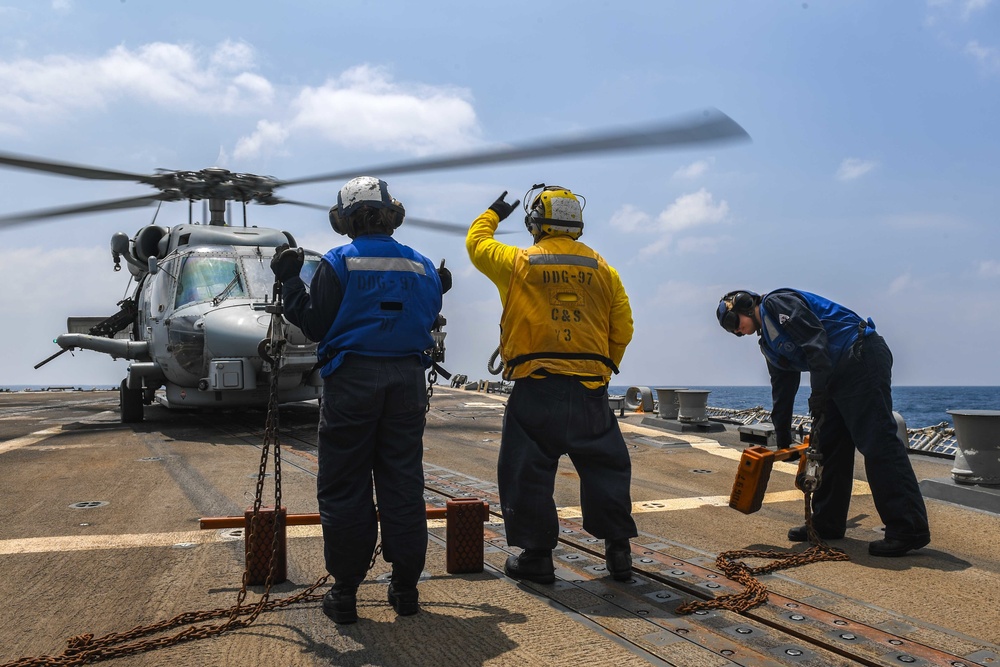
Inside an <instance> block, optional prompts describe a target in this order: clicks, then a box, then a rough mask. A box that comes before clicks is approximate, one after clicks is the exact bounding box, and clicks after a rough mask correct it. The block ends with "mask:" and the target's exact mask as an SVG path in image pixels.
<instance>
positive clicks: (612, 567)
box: [604, 538, 632, 581]
mask: <svg viewBox="0 0 1000 667" xmlns="http://www.w3.org/2000/svg"><path fill="white" fill-rule="evenodd" d="M604 562H605V563H606V564H607V567H608V572H609V573H610V574H611V577H612V578H613V579H614V580H615V581H628V580H629V579H631V578H632V545H631V543H630V542H629V540H628V538H622V539H618V540H604Z"/></svg>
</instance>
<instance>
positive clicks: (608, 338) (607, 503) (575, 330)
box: [465, 184, 638, 584]
mask: <svg viewBox="0 0 1000 667" xmlns="http://www.w3.org/2000/svg"><path fill="white" fill-rule="evenodd" d="M535 193H537V194H535ZM533 194H534V197H533V198H531V197H532V195H533ZM506 196H507V193H506V192H504V193H503V194H502V195H500V197H499V198H497V200H496V201H495V202H493V204H491V205H490V207H489V208H488V209H487V210H486V211H484V212H483V214H482V215H480V216H479V217H478V218H476V220H475V221H474V222H473V223H472V226H471V227H470V228H469V233H468V236H467V237H466V240H465V245H466V249H467V250H468V251H469V257H470V259H471V260H472V263H473V265H474V266H475V267H476V268H477V269H479V270H480V271H481V272H482V273H483V274H484V275H486V277H487V278H489V279H490V280H491V281H493V283H494V284H495V285H496V286H497V289H498V290H499V292H500V302H501V303H502V305H503V314H502V315H501V318H500V351H501V359H502V360H503V365H504V371H503V377H504V379H506V380H513V381H514V388H513V390H512V392H511V395H510V399H509V400H508V402H507V410H506V413H505V414H504V422H503V435H502V437H501V443H500V456H499V460H498V462H497V468H498V472H497V481H498V483H499V487H500V505H501V509H502V511H503V516H504V523H505V525H506V532H507V541H508V543H509V544H511V545H513V546H518V547H521V548H522V549H523V551H522V552H521V554H519V555H517V556H511V557H510V558H508V559H507V564H506V567H505V570H506V572H507V574H508V575H510V576H512V577H515V578H518V579H527V580H529V581H534V582H538V583H543V584H545V583H552V582H553V581H555V573H554V572H555V570H554V567H553V563H552V550H553V549H554V548H555V547H556V544H557V538H558V532H559V524H558V518H557V515H556V506H555V501H554V500H553V489H554V485H555V475H556V468H557V466H558V463H559V458H560V457H561V456H562V455H563V454H567V455H569V457H570V460H571V461H572V462H573V465H574V466H575V467H576V470H577V473H578V474H579V475H580V504H581V506H582V508H583V526H584V528H585V529H586V530H587V532H589V533H590V534H592V535H593V536H594V537H598V538H602V539H604V541H605V556H606V560H607V565H608V571H609V572H610V574H611V575H612V577H614V578H615V579H616V580H619V581H626V580H628V579H629V578H630V577H631V573H632V559H631V546H630V544H629V538H632V537H635V536H636V535H637V534H638V533H637V531H636V526H635V522H634V521H633V520H632V514H631V508H632V501H631V496H630V492H629V486H630V484H631V480H632V464H631V460H630V459H629V455H628V449H627V448H626V446H625V441H624V439H623V438H622V435H621V430H620V429H619V428H618V421H617V420H616V419H615V417H614V414H613V413H612V411H611V408H610V406H609V405H608V382H609V380H610V379H611V374H612V372H614V373H617V372H618V364H619V363H621V360H622V356H623V355H624V354H625V347H626V346H627V345H628V343H629V341H631V340H632V331H633V327H632V309H631V306H630V305H629V301H628V295H627V294H626V293H625V288H624V286H623V285H622V281H621V278H620V277H619V275H618V272H617V271H615V269H614V268H613V267H611V266H610V265H609V264H608V263H607V262H605V261H604V259H603V258H602V257H601V256H600V255H599V254H597V253H596V252H594V250H592V249H591V248H590V247H588V246H587V245H586V244H584V243H581V242H580V241H579V240H578V239H579V237H580V235H581V234H582V233H583V206H582V205H581V203H580V199H582V197H578V196H577V195H574V194H573V193H572V192H570V191H569V190H567V189H565V188H562V187H559V186H546V185H544V184H541V185H536V186H534V187H533V188H532V189H531V190H529V191H528V194H526V195H525V197H524V199H525V202H526V203H527V202H528V200H529V198H531V205H530V206H527V205H526V206H525V213H526V215H525V218H524V222H525V226H527V228H528V231H530V232H531V235H532V237H533V238H534V245H532V246H531V247H529V248H518V247H515V246H509V245H506V244H503V243H500V242H499V241H497V240H495V239H494V238H493V235H494V233H495V232H496V229H497V227H498V226H499V224H500V222H501V221H502V220H503V219H504V218H506V217H507V216H508V215H510V213H511V211H513V210H514V209H515V208H517V205H518V203H519V201H517V200H515V201H514V202H513V203H512V204H508V203H507V202H505V201H504V198H505V197H506ZM584 203H586V200H584Z"/></svg>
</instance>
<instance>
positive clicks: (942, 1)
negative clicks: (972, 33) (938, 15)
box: [927, 0, 993, 21]
mask: <svg viewBox="0 0 1000 667" xmlns="http://www.w3.org/2000/svg"><path fill="white" fill-rule="evenodd" d="M992 2H993V0H927V6H928V7H930V8H932V9H939V10H942V11H944V12H947V13H951V14H958V16H959V18H961V19H962V20H963V21H967V20H968V19H969V18H970V17H971V16H972V15H973V14H975V13H976V12H981V11H983V10H984V9H986V8H987V7H989V6H990V4H991V3H992Z"/></svg>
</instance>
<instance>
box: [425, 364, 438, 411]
mask: <svg viewBox="0 0 1000 667" xmlns="http://www.w3.org/2000/svg"><path fill="white" fill-rule="evenodd" d="M437 380H438V374H437V369H436V368H434V367H433V366H431V369H430V370H429V371H427V409H426V410H425V412H430V411H431V397H432V396H434V384H435V383H436V382H437Z"/></svg>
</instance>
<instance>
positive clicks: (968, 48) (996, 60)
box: [964, 40, 1000, 72]
mask: <svg viewBox="0 0 1000 667" xmlns="http://www.w3.org/2000/svg"><path fill="white" fill-rule="evenodd" d="M964 51H965V53H966V54H967V55H970V56H972V57H973V58H975V60H976V62H978V63H979V65H980V66H981V67H983V68H984V69H986V70H987V71H989V72H1000V49H997V48H995V47H992V46H982V45H981V44H980V43H979V42H977V41H976V40H972V41H971V42H969V43H968V44H966V45H965V49H964Z"/></svg>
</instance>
